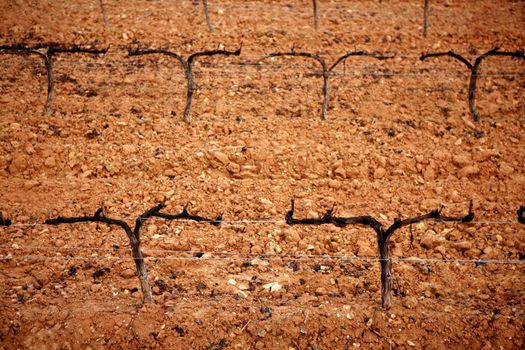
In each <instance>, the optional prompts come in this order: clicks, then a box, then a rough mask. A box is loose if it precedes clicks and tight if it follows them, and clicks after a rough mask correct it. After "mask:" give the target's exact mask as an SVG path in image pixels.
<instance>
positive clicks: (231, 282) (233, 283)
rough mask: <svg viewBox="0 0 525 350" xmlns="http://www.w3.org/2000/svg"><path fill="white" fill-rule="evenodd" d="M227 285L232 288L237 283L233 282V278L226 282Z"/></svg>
mask: <svg viewBox="0 0 525 350" xmlns="http://www.w3.org/2000/svg"><path fill="white" fill-rule="evenodd" d="M228 284H229V285H232V286H234V285H236V284H237V281H236V280H234V279H233V278H230V279H229V280H228Z"/></svg>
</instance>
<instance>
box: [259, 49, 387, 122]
mask: <svg viewBox="0 0 525 350" xmlns="http://www.w3.org/2000/svg"><path fill="white" fill-rule="evenodd" d="M283 56H292V57H293V56H295V57H305V58H311V59H313V60H315V61H317V62H318V63H319V64H320V65H321V69H322V76H323V105H322V107H321V119H322V120H326V116H327V114H328V101H329V95H330V72H331V71H332V70H333V69H334V68H335V67H337V65H338V64H339V63H341V62H344V61H345V60H346V59H347V58H349V57H352V56H368V57H372V58H376V59H380V60H383V59H388V58H393V57H394V56H386V55H382V54H378V53H369V52H364V51H355V52H347V53H346V54H344V55H342V56H341V57H339V58H338V59H337V60H336V61H335V62H334V63H333V64H332V65H331V66H330V67H329V66H328V65H327V64H326V61H325V60H324V59H323V58H322V57H321V56H320V55H318V54H313V53H309V52H295V51H291V52H275V53H271V54H269V55H268V57H283Z"/></svg>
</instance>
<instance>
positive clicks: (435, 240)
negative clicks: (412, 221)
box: [420, 230, 444, 249]
mask: <svg viewBox="0 0 525 350" xmlns="http://www.w3.org/2000/svg"><path fill="white" fill-rule="evenodd" d="M443 241H444V239H443V238H442V237H439V236H437V233H436V232H434V231H432V230H428V231H427V232H425V234H424V235H423V237H421V242H420V244H421V246H422V247H423V248H425V249H434V248H435V247H437V246H438V245H440V244H442V243H443Z"/></svg>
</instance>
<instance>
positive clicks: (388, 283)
mask: <svg viewBox="0 0 525 350" xmlns="http://www.w3.org/2000/svg"><path fill="white" fill-rule="evenodd" d="M441 209H442V208H441ZM441 209H436V210H432V211H430V212H429V213H427V214H424V215H420V216H416V217H412V218H408V219H404V220H401V219H395V220H394V222H393V223H392V224H391V225H390V226H389V227H385V226H384V225H383V224H382V223H381V222H380V221H379V220H377V219H375V218H373V217H372V216H355V217H337V216H334V215H333V208H331V209H328V210H327V211H326V212H325V213H324V214H323V216H322V217H320V218H303V219H296V218H294V210H295V203H294V201H293V200H292V205H291V209H290V210H288V211H287V212H286V216H285V220H286V223H287V224H289V225H323V224H333V225H335V226H337V227H346V226H347V225H364V226H369V227H371V228H372V229H373V230H374V231H375V233H376V236H377V245H378V249H379V257H380V263H381V304H382V306H383V307H384V308H389V307H390V306H391V304H392V260H391V258H390V252H389V247H388V241H389V239H390V237H391V236H392V234H393V233H394V232H395V231H397V230H398V229H400V228H402V227H404V226H409V225H412V224H415V223H418V222H421V221H424V220H435V221H447V222H463V223H467V222H470V221H472V220H473V219H474V213H473V212H472V201H471V202H470V205H469V210H468V213H467V214H466V215H464V216H458V217H454V216H446V215H442V214H441Z"/></svg>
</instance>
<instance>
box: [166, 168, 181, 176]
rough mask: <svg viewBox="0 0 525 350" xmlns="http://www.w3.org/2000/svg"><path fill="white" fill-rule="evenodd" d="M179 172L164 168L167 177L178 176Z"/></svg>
mask: <svg viewBox="0 0 525 350" xmlns="http://www.w3.org/2000/svg"><path fill="white" fill-rule="evenodd" d="M177 175H178V174H177V172H176V171H175V169H166V170H164V176H167V177H176V176H177Z"/></svg>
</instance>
